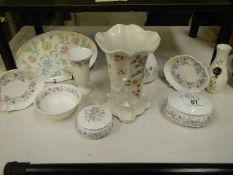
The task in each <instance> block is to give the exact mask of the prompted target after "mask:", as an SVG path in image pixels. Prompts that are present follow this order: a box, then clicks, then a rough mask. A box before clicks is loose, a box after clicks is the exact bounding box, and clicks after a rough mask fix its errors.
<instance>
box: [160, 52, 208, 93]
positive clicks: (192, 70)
mask: <svg viewBox="0 0 233 175" xmlns="http://www.w3.org/2000/svg"><path fill="white" fill-rule="evenodd" d="M164 74H165V78H166V80H167V81H168V82H169V83H170V85H171V86H173V87H174V88H175V89H176V90H178V91H184V92H190V93H196V92H200V91H201V90H203V89H205V88H206V87H207V86H208V84H209V81H210V80H209V72H208V70H207V69H206V68H205V67H204V66H203V65H202V64H201V63H200V62H199V61H198V60H196V59H195V58H194V57H192V56H190V55H178V56H175V57H172V58H170V59H169V60H168V61H167V62H166V64H165V66H164Z"/></svg>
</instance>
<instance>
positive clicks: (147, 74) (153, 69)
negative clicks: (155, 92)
mask: <svg viewBox="0 0 233 175" xmlns="http://www.w3.org/2000/svg"><path fill="white" fill-rule="evenodd" d="M158 70H159V67H158V62H157V60H156V58H155V55H154V54H153V53H150V54H149V55H148V58H147V61H146V67H145V69H144V79H143V83H145V84H147V83H150V82H152V81H153V80H154V79H155V78H156V77H157V76H158Z"/></svg>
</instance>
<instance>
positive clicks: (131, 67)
mask: <svg viewBox="0 0 233 175" xmlns="http://www.w3.org/2000/svg"><path fill="white" fill-rule="evenodd" d="M95 40H96V42H97V43H98V45H99V46H100V48H101V49H102V50H103V51H104V52H105V54H106V58H107V64H108V73H109V78H110V93H109V94H108V100H107V101H106V102H105V105H106V106H107V107H108V108H109V109H110V110H111V111H112V113H113V114H114V115H115V116H117V117H119V119H120V120H121V121H123V122H132V121H134V120H135V118H136V116H138V115H140V114H142V113H143V112H144V111H145V110H146V109H148V108H149V107H150V102H149V101H147V100H145V99H144V97H143V92H142V85H143V76H144V69H145V65H146V61H147V57H148V55H149V54H150V53H152V52H154V51H155V50H156V49H157V48H158V46H159V43H160V37H159V35H158V33H157V32H154V31H145V30H143V29H142V28H141V27H139V26H137V25H132V24H131V25H122V24H117V25H115V26H113V27H112V28H111V29H109V30H108V31H107V32H99V33H97V34H96V36H95Z"/></svg>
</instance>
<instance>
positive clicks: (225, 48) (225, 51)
mask: <svg viewBox="0 0 233 175" xmlns="http://www.w3.org/2000/svg"><path fill="white" fill-rule="evenodd" d="M231 49H232V48H231V46H229V45H227V44H218V45H217V54H216V57H215V59H214V61H213V63H212V64H211V66H210V68H209V73H210V83H209V86H208V87H207V90H208V91H209V92H212V93H215V92H219V91H221V89H222V88H223V87H224V86H225V85H226V83H227V80H228V72H227V58H228V55H229V53H230V51H231Z"/></svg>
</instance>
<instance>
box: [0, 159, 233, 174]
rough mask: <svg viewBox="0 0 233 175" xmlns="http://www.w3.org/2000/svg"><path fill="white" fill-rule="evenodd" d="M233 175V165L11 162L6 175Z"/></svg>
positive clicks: (6, 167)
mask: <svg viewBox="0 0 233 175" xmlns="http://www.w3.org/2000/svg"><path fill="white" fill-rule="evenodd" d="M90 174H91V175H180V174H181V175H182V174H185V175H191V174H192V175H200V174H201V175H232V174H233V164H200V163H198V164H189V163H184V164H177V163H175V164H169V163H164V164H162V163H157V164H156V163H100V164H30V163H19V162H10V163H7V164H6V166H5V168H4V175H90Z"/></svg>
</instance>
